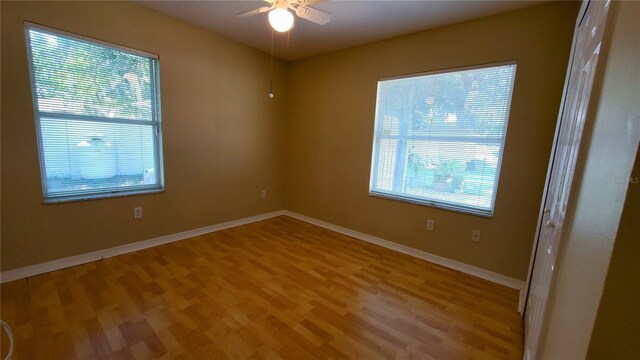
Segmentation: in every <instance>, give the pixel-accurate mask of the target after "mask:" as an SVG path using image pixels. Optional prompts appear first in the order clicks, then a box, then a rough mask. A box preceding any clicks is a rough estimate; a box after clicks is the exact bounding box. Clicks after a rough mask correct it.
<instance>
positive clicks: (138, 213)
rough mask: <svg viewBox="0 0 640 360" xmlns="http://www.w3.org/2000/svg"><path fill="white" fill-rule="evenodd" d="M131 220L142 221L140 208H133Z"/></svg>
mask: <svg viewBox="0 0 640 360" xmlns="http://www.w3.org/2000/svg"><path fill="white" fill-rule="evenodd" d="M133 218H134V219H142V207H134V208H133Z"/></svg>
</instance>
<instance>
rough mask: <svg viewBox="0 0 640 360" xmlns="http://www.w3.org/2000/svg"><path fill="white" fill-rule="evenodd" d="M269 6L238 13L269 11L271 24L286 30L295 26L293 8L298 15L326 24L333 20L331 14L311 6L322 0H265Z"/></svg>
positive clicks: (243, 15) (252, 13)
mask: <svg viewBox="0 0 640 360" xmlns="http://www.w3.org/2000/svg"><path fill="white" fill-rule="evenodd" d="M264 1H265V2H266V3H267V4H269V6H263V7H261V8H258V9H255V10H250V11H247V12H243V13H241V14H238V16H239V17H246V16H252V15H257V14H262V13H265V12H269V24H271V27H273V29H274V30H276V31H279V32H285V31H289V30H291V28H293V22H294V17H293V14H291V12H290V11H289V10H292V11H293V12H294V13H295V14H296V15H297V16H298V17H300V18H302V19H305V20H308V21H311V22H314V23H316V24H320V25H325V24H326V23H328V22H329V21H330V20H331V15H330V14H328V13H326V12H324V11H322V10H318V9H315V8H312V7H311V6H309V5H310V4H313V3H316V2H321V1H313V0H264Z"/></svg>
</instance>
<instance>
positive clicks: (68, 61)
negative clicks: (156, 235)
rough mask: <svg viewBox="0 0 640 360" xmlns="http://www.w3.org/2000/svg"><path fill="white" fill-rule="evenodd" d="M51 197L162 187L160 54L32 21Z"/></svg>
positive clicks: (46, 186) (36, 98)
mask: <svg viewBox="0 0 640 360" xmlns="http://www.w3.org/2000/svg"><path fill="white" fill-rule="evenodd" d="M25 35H26V41H27V51H28V55H29V65H30V71H31V88H32V94H33V103H34V110H35V118H36V130H37V135H38V147H39V154H40V170H41V174H42V187H43V191H44V199H45V202H59V201H69V200H78V199H90V198H98V197H109V196H119V195H129V194H136V193H145V192H157V191H162V190H163V170H162V141H161V140H162V136H161V129H162V128H161V127H160V91H159V79H158V77H159V64H158V58H157V56H155V55H150V54H146V53H142V52H139V51H135V50H130V49H125V48H122V47H119V46H116V45H110V44H106V43H104V42H100V41H95V40H87V39H85V38H82V37H79V36H76V35H71V34H68V33H64V32H60V31H57V30H52V29H48V28H44V27H41V26H38V25H33V24H27V25H26V28H25Z"/></svg>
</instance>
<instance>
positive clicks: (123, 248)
mask: <svg viewBox="0 0 640 360" xmlns="http://www.w3.org/2000/svg"><path fill="white" fill-rule="evenodd" d="M284 213H285V211H284V210H278V211H273V212H269V213H265V214H260V215H255V216H250V217H246V218H243V219H237V220H231V221H227V222H224V223H220V224H215V225H210V226H205V227H201V228H198V229H193V230H187V231H183V232H179V233H175V234H169V235H164V236H160V237H157V238H153V239H148V240H143V241H138V242H134V243H130V244H125V245H120V246H115V247H112V248H108V249H102V250H97V251H92V252H89V253H85V254H80V255H76V256H70V257H67V258H63V259H57V260H52V261H47V262H44V263H40V264H35V265H30V266H25V267H21V268H17V269H13V270H8V271H3V272H2V273H0V283H5V282H9V281H14V280H19V279H24V278H27V277H30V276H35V275H40V274H44V273H48V272H51V271H56V270H60V269H64V268H68V267H71V266H76V265H81V264H86V263H89V262H92V261H96V260H101V259H104V258H110V257H113V256H117V255H122V254H127V253H131V252H134V251H138V250H143V249H148V248H150V247H154V246H158V245H163V244H168V243H171V242H174V241H179V240H184V239H188V238H191V237H194V236H198V235H203V234H207V233H211V232H215V231H219V230H224V229H228V228H232V227H236V226H240V225H245V224H249V223H253V222H256V221H261V220H266V219H270V218H273V217H276V216H281V215H284Z"/></svg>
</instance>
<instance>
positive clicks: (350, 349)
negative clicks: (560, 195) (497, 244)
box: [1, 216, 523, 359]
mask: <svg viewBox="0 0 640 360" xmlns="http://www.w3.org/2000/svg"><path fill="white" fill-rule="evenodd" d="M1 290H2V295H1V296H2V309H1V314H2V319H4V320H5V321H7V322H8V323H9V324H10V325H11V327H12V328H13V331H14V335H15V338H16V349H15V353H14V359H67V358H69V359H73V358H83V359H84V358H99V359H102V358H122V359H130V358H135V359H147V358H178V359H209V358H229V359H248V358H251V359H263V358H269V359H280V358H281V359H327V358H335V359H342V358H349V359H354V358H360V359H378V358H399V359H405V358H414V359H469V358H482V359H494V358H505V359H506V358H509V359H516V358H518V359H521V358H522V346H523V345H522V338H523V325H522V319H521V318H520V316H519V315H518V313H517V312H516V308H517V301H518V293H517V291H515V290H512V289H509V288H506V287H504V286H501V285H497V284H493V283H491V282H488V281H485V280H481V279H478V278H474V277H472V276H468V275H465V274H462V273H459V272H457V271H454V270H450V269H447V268H444V267H441V266H438V265H435V264H431V263H428V262H425V261H422V260H418V259H415V258H412V257H409V256H406V255H403V254H400V253H396V252H393V251H391V250H387V249H384V248H381V247H377V246H375V245H371V244H368V243H365V242H362V241H359V240H355V239H352V238H350V237H348V236H344V235H341V234H337V233H334V232H331V231H329V230H325V229H323V228H320V227H317V226H314V225H310V224H307V223H304V222H301V221H298V220H295V219H292V218H289V217H285V216H281V217H277V218H273V219H269V220H265V221H261V222H257V223H253V224H249V225H243V226H239V227H236V228H232V229H227V230H222V231H219V232H216V233H211V234H206V235H202V236H198V237H195V238H191V239H188V240H183V241H179V242H175V243H171V244H167V245H163V246H159V247H155V248H151V249H147V250H143V251H139V252H135V253H131V254H126V255H121V256H117V257H114V258H109V259H105V260H101V261H96V262H93V263H89V264H85V265H81V266H76V267H73V268H69V269H65V270H60V271H56V272H52V273H49V274H44V275H39V276H34V277H31V278H29V279H28V281H27V280H26V279H25V280H18V281H14V282H11V283H7V284H3V285H2V289H1ZM3 349H6V342H3ZM4 351H5V350H3V354H4ZM3 356H4V355H3Z"/></svg>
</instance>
